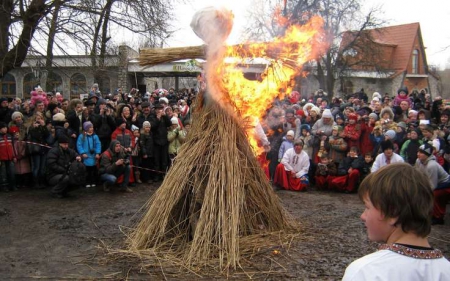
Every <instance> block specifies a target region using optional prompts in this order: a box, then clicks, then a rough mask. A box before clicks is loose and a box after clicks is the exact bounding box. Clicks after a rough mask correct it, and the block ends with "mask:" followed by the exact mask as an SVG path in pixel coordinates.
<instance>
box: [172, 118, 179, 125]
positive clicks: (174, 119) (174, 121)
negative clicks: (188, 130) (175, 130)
mask: <svg viewBox="0 0 450 281" xmlns="http://www.w3.org/2000/svg"><path fill="white" fill-rule="evenodd" d="M170 122H172V125H178V118H177V117H172V118H170Z"/></svg>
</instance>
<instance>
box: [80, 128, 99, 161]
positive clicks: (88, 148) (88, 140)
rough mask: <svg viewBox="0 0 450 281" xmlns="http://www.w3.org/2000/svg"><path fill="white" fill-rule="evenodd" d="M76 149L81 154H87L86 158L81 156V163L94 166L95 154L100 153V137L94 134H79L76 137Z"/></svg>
mask: <svg viewBox="0 0 450 281" xmlns="http://www.w3.org/2000/svg"><path fill="white" fill-rule="evenodd" d="M77 150H78V153H79V154H80V155H81V156H82V155H83V154H87V156H88V157H87V158H83V163H84V165H86V166H95V162H96V160H95V155H96V154H101V152H102V146H101V143H100V139H99V138H98V136H97V135H96V134H92V135H88V134H80V135H79V136H78V139H77Z"/></svg>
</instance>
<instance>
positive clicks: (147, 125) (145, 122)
mask: <svg viewBox="0 0 450 281" xmlns="http://www.w3.org/2000/svg"><path fill="white" fill-rule="evenodd" d="M151 126H152V125H151V124H150V122H148V121H144V123H142V128H145V127H151Z"/></svg>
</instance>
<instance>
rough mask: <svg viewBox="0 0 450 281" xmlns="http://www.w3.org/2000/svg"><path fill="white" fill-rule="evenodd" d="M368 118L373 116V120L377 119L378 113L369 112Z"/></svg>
mask: <svg viewBox="0 0 450 281" xmlns="http://www.w3.org/2000/svg"><path fill="white" fill-rule="evenodd" d="M369 118H373V119H374V120H375V121H377V120H378V115H377V114H376V113H373V112H372V113H370V114H369Z"/></svg>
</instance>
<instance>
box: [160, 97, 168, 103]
mask: <svg viewBox="0 0 450 281" xmlns="http://www.w3.org/2000/svg"><path fill="white" fill-rule="evenodd" d="M159 102H160V103H161V102H164V103H165V104H169V100H168V99H167V98H164V97H162V98H160V99H159Z"/></svg>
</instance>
